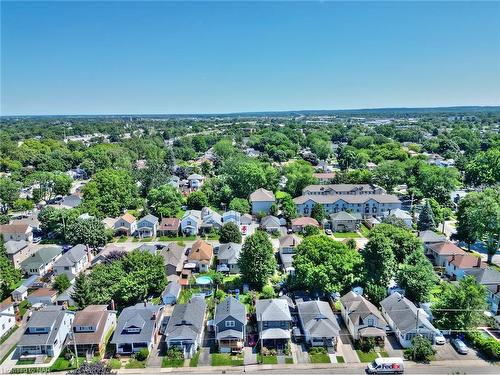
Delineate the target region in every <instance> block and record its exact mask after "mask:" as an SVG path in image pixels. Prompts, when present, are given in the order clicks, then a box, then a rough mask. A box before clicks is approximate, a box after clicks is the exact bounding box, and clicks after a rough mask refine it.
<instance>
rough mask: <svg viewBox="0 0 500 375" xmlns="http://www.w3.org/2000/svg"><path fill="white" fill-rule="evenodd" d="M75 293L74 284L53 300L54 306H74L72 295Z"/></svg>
mask: <svg viewBox="0 0 500 375" xmlns="http://www.w3.org/2000/svg"><path fill="white" fill-rule="evenodd" d="M74 293H75V284H71V286H70V287H69V288H68V289H66V290H65V291H63V292H62V293H61V294H59V295H58V296H57V298H56V300H55V304H56V305H59V306H66V307H73V306H76V302H75V300H74V299H73V294H74Z"/></svg>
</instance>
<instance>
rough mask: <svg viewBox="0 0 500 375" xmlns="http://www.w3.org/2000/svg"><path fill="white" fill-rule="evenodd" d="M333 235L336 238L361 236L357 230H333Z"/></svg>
mask: <svg viewBox="0 0 500 375" xmlns="http://www.w3.org/2000/svg"><path fill="white" fill-rule="evenodd" d="M333 235H334V237H336V238H361V236H360V235H359V233H357V232H334V233H333Z"/></svg>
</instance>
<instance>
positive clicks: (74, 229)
mask: <svg viewBox="0 0 500 375" xmlns="http://www.w3.org/2000/svg"><path fill="white" fill-rule="evenodd" d="M66 239H67V240H68V242H69V243H71V244H72V245H77V244H83V245H86V246H87V247H90V248H93V249H96V248H98V247H99V246H104V245H105V244H106V230H105V227H104V224H103V223H102V222H101V221H100V220H98V219H96V218H90V219H78V220H76V221H75V222H74V223H73V224H71V225H69V226H68V229H67V232H66Z"/></svg>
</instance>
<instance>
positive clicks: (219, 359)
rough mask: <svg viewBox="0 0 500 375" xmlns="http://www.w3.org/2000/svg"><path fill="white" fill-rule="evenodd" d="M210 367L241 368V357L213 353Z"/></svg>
mask: <svg viewBox="0 0 500 375" xmlns="http://www.w3.org/2000/svg"><path fill="white" fill-rule="evenodd" d="M212 366H243V355H242V354H238V355H231V354H226V353H214V354H212Z"/></svg>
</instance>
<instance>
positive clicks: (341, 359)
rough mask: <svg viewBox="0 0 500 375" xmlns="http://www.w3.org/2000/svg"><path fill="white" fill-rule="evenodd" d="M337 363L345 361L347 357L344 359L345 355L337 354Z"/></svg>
mask: <svg viewBox="0 0 500 375" xmlns="http://www.w3.org/2000/svg"><path fill="white" fill-rule="evenodd" d="M337 363H345V359H344V357H343V356H341V355H338V356H337Z"/></svg>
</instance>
